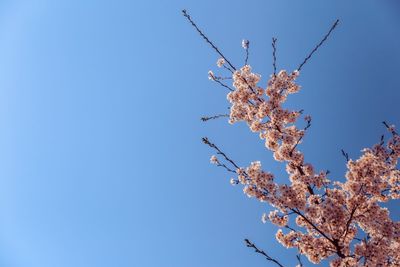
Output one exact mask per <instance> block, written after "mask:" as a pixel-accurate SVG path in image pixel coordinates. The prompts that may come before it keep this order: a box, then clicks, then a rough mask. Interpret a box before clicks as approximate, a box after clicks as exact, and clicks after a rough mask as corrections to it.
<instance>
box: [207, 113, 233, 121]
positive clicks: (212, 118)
mask: <svg viewBox="0 0 400 267" xmlns="http://www.w3.org/2000/svg"><path fill="white" fill-rule="evenodd" d="M223 117H229V114H218V115H215V116H210V117H201V120H202V121H208V120H215V119H218V118H223Z"/></svg>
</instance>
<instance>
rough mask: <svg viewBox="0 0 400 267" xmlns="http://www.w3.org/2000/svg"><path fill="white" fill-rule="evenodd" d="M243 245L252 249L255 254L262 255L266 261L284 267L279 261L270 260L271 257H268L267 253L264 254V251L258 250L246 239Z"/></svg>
mask: <svg viewBox="0 0 400 267" xmlns="http://www.w3.org/2000/svg"><path fill="white" fill-rule="evenodd" d="M244 243H245V244H246V246H247V247H249V248H254V251H255V252H256V253H259V254H261V255H263V256H264V257H265V258H266V259H267V260H268V261H271V262H273V263H275V264H276V265H278V266H280V267H284V266H283V265H282V264H281V263H280V262H279V261H277V260H276V259H274V258H271V256H269V255H268V254H267V253H265V251H263V250H261V249H259V248H258V247H257V246H256V245H255V244H254V243H252V242H251V241H250V240H248V239H247V238H246V239H245V240H244Z"/></svg>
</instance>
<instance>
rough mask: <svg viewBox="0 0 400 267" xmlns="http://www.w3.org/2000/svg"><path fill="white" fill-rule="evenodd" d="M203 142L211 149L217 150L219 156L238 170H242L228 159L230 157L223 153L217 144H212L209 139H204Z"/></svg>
mask: <svg viewBox="0 0 400 267" xmlns="http://www.w3.org/2000/svg"><path fill="white" fill-rule="evenodd" d="M202 141H203V143H204V144H206V145H208V146H209V147H211V148H213V149H215V150H216V151H217V154H218V155H221V156H223V157H224V158H225V160H227V161H229V162H230V163H231V164H232V165H233V166H234V167H235V168H236V169H240V167H239V166H238V165H237V164H236V163H235V162H234V161H233V160H231V159H230V158H228V156H227V155H226V154H225V153H224V152H222V151H221V150H220V149H219V148H218V147H217V146H216V145H215V144H213V143H211V142H210V140H208V138H207V137H203V138H202Z"/></svg>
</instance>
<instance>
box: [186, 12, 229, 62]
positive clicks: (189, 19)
mask: <svg viewBox="0 0 400 267" xmlns="http://www.w3.org/2000/svg"><path fill="white" fill-rule="evenodd" d="M182 14H183V16H184V17H185V18H187V20H188V21H189V22H190V24H192V26H193V27H194V28H195V29H196V31H197V32H198V33H199V34H200V36H201V37H203V39H204V40H205V41H206V42H207V43H208V44H209V45H211V47H212V48H213V49H214V50H215V51H216V52H217V53H218V55H220V56H221V57H222V58H223V59H225V62H226V63H228V65H229V66H230V67H231V68H232V69H233V70H236V68H235V67H234V66H233V65H232V64H231V62H230V61H229V60H228V59H227V58H226V57H225V56H224V55H223V54H222V52H221V51H220V50H219V49H218V47H216V46H215V45H214V43H213V42H211V41H210V39H208V37H207V36H206V35H205V34H204V33H203V32H202V31H201V30H200V29H199V27H197V25H196V23H195V22H194V21H193V20H192V18H191V16H190V15H189V13H188V12H187V11H186V9H183V10H182Z"/></svg>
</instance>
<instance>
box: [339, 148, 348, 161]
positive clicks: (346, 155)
mask: <svg viewBox="0 0 400 267" xmlns="http://www.w3.org/2000/svg"><path fill="white" fill-rule="evenodd" d="M341 151H342V155H343V157H345V158H346V161H349V153H347V152H345V151H344V150H343V149H341Z"/></svg>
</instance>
